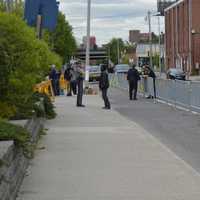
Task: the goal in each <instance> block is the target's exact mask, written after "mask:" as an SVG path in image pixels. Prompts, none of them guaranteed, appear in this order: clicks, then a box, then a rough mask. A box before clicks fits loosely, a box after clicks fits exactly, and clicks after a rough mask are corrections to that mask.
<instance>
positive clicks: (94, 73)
mask: <svg viewBox="0 0 200 200" xmlns="http://www.w3.org/2000/svg"><path fill="white" fill-rule="evenodd" d="M89 73H90V74H89V81H90V82H93V81H99V79H100V76H101V67H100V66H99V65H95V66H90V69H89Z"/></svg>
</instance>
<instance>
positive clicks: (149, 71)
mask: <svg viewBox="0 0 200 200" xmlns="http://www.w3.org/2000/svg"><path fill="white" fill-rule="evenodd" d="M146 70H147V71H148V76H149V77H151V78H152V80H153V91H154V97H152V98H155V99H156V97H157V95H156V74H155V72H154V71H153V70H152V69H151V68H150V67H149V66H146ZM148 98H151V95H150V97H148Z"/></svg>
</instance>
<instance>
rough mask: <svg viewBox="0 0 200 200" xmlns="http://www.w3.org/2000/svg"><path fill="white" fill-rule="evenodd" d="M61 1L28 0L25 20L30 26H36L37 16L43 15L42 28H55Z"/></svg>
mask: <svg viewBox="0 0 200 200" xmlns="http://www.w3.org/2000/svg"><path fill="white" fill-rule="evenodd" d="M58 7H59V3H58V2H57V1H56V0H48V1H47V0H26V2H25V14H24V16H25V20H26V21H27V24H28V25H30V26H36V24H37V16H38V15H41V16H42V28H47V29H49V30H51V31H52V30H53V29H54V28H55V27H56V24H57V16H58Z"/></svg>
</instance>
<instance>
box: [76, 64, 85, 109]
mask: <svg viewBox="0 0 200 200" xmlns="http://www.w3.org/2000/svg"><path fill="white" fill-rule="evenodd" d="M76 73H77V78H76V82H77V87H78V94H77V103H76V106H77V107H85V105H83V104H82V99H83V80H84V73H83V70H82V68H81V64H80V63H77V64H76Z"/></svg>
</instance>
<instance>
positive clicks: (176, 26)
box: [165, 0, 200, 74]
mask: <svg viewBox="0 0 200 200" xmlns="http://www.w3.org/2000/svg"><path fill="white" fill-rule="evenodd" d="M199 19H200V1H199V0H179V1H177V2H176V3H174V4H173V5H171V6H170V7H168V8H167V9H165V29H166V30H165V33H166V36H165V40H166V45H165V48H166V67H167V69H168V68H171V67H176V68H182V69H183V70H184V71H185V72H188V73H190V74H191V73H192V72H194V71H196V72H197V71H199V67H200V20H199Z"/></svg>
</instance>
